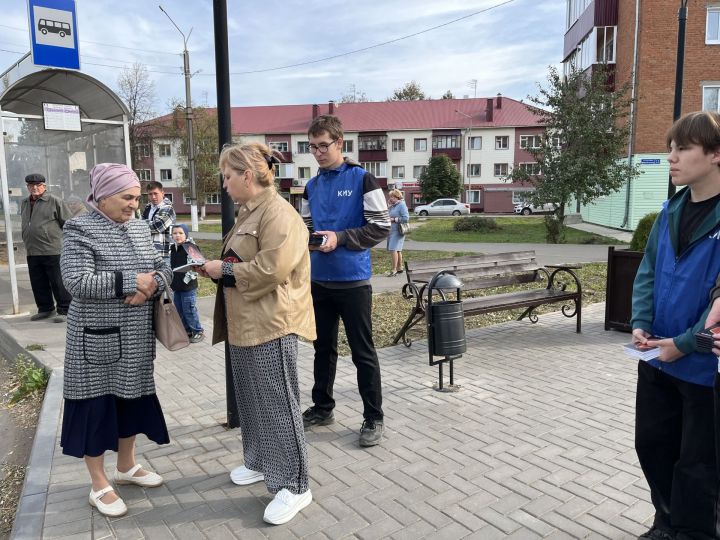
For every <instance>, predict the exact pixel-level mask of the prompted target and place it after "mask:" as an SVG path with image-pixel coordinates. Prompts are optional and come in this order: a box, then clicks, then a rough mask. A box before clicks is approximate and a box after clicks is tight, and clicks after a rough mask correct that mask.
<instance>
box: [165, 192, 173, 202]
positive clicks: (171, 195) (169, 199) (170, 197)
mask: <svg viewBox="0 0 720 540" xmlns="http://www.w3.org/2000/svg"><path fill="white" fill-rule="evenodd" d="M165 198H166V199H167V200H168V201H170V202H173V194H172V193H170V192H168V191H166V192H165Z"/></svg>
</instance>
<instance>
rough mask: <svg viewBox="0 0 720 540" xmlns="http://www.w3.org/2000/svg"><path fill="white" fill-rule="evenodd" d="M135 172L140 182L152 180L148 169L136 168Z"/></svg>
mask: <svg viewBox="0 0 720 540" xmlns="http://www.w3.org/2000/svg"><path fill="white" fill-rule="evenodd" d="M135 174H137V176H138V180H140V181H141V182H147V181H149V180H152V178H150V169H137V170H136V171H135Z"/></svg>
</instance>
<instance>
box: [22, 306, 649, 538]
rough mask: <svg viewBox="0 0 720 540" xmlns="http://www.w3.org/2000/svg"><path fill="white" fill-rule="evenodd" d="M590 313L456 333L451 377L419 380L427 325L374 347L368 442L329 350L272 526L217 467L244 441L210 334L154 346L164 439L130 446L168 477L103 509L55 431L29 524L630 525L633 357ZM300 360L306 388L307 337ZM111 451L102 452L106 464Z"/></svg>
mask: <svg viewBox="0 0 720 540" xmlns="http://www.w3.org/2000/svg"><path fill="white" fill-rule="evenodd" d="M603 312H604V304H596V305H593V306H589V307H587V308H586V309H585V311H584V313H583V315H584V321H583V333H582V334H581V335H578V334H576V333H575V332H574V328H575V323H574V320H572V319H566V318H565V317H563V316H562V315H561V314H552V315H543V316H541V317H540V322H539V323H538V324H535V325H532V324H529V323H528V322H527V321H524V322H515V321H512V322H508V323H505V324H501V325H498V326H494V327H489V328H484V329H479V330H473V331H471V332H469V334H468V352H467V354H466V355H465V356H464V357H463V358H462V359H460V360H457V361H456V368H455V377H456V382H457V383H459V384H460V385H462V388H461V390H460V391H459V392H457V393H438V392H435V391H434V390H433V389H432V385H433V383H434V382H436V379H437V368H435V367H432V368H431V367H429V366H428V365H427V349H426V347H425V342H423V341H418V342H416V343H414V344H413V346H412V347H411V348H410V349H407V348H405V347H404V346H402V345H400V346H397V347H391V348H386V349H382V350H381V351H379V352H380V362H381V365H382V376H383V386H384V409H385V414H386V425H387V438H386V440H385V441H384V443H383V444H382V446H378V447H375V448H370V449H362V448H360V447H359V446H358V445H357V436H358V435H357V432H358V429H359V427H360V424H361V422H362V417H361V414H360V411H361V402H360V398H359V396H358V393H357V389H356V379H355V370H354V368H353V366H352V363H351V361H350V360H349V359H347V358H342V359H341V360H340V362H339V368H338V374H337V379H336V383H335V394H336V399H337V403H338V406H337V409H336V419H337V421H336V423H335V424H333V425H331V426H327V427H322V428H317V429H315V430H314V431H312V432H310V433H308V445H309V459H310V475H311V489H312V492H313V496H314V501H313V503H312V504H311V505H310V506H309V507H307V508H306V509H305V510H303V511H302V512H301V513H300V514H299V515H298V516H297V517H296V518H295V519H294V520H292V521H291V522H290V523H288V524H287V525H282V526H269V525H266V524H265V523H263V521H262V513H263V508H264V506H265V505H266V504H267V503H268V502H269V501H270V500H271V496H270V495H269V493H268V492H267V490H266V489H265V486H264V484H262V483H261V484H255V485H253V486H249V487H241V486H235V485H233V484H232V483H231V482H230V480H229V478H228V471H229V470H230V469H231V468H233V467H235V466H237V465H239V464H241V463H242V445H241V442H240V439H239V433H238V430H230V431H227V430H226V429H225V428H224V427H223V426H222V425H221V424H222V422H224V420H225V373H224V359H223V349H222V348H221V347H211V346H210V345H209V344H208V343H202V344H198V345H193V346H192V347H190V348H188V349H184V350H182V351H179V352H176V353H170V352H167V351H165V350H164V349H162V348H160V354H159V356H158V358H157V360H156V370H157V383H158V396H159V398H160V401H161V403H162V405H163V408H164V410H165V412H166V417H167V423H168V428H169V430H170V435H171V438H172V442H171V444H170V445H166V446H162V447H158V446H156V445H154V444H152V443H148V442H147V440H146V439H144V438H143V437H138V442H139V447H138V453H139V461H140V462H141V463H144V464H147V465H148V466H149V467H151V468H153V469H155V470H156V471H158V472H159V473H161V474H162V475H163V476H164V477H165V479H166V482H165V484H164V485H163V486H161V487H159V488H155V489H147V490H144V489H142V488H139V487H135V486H119V488H118V491H119V493H120V494H121V495H122V497H123V498H124V499H125V501H126V502H127V503H128V507H129V512H128V514H127V515H126V516H125V517H122V518H119V519H107V518H105V517H103V516H101V515H100V514H98V513H97V511H95V510H92V509H91V508H90V506H89V505H88V503H87V494H88V489H89V487H88V486H89V481H88V475H87V472H86V469H85V466H84V464H83V462H82V461H80V460H77V459H73V458H68V457H66V456H63V455H62V454H61V451H60V449H59V447H58V446H57V441H56V445H55V449H54V456H53V459H52V469H51V472H50V486H49V490H48V494H47V505H46V507H45V512H44V516H41V515H39V516H36V518H37V519H43V517H44V525H43V536H42V537H43V538H44V539H50V538H53V539H56V538H72V539H75V540H82V539H91V538H92V539H98V540H99V539H105V538H119V539H128V540H134V539H140V538H147V539H152V540H159V539H170V538H178V539H182V538H187V539H203V538H210V539H232V538H242V539H261V538H278V539H286V538H291V539H292V538H312V539H336V538H358V539H363V540H370V539H376V538H393V539H397V540H400V539H408V540H415V539H419V538H438V539H440V538H444V539H460V538H477V539H483V540H490V539H494V538H518V539H532V538H553V539H555V538H613V539H620V538H634V537H636V536H637V535H638V534H640V533H642V532H643V531H644V530H646V529H647V528H648V527H649V524H650V522H651V518H652V506H651V505H650V504H649V493H648V491H647V486H646V484H645V481H644V480H643V478H642V473H641V471H640V469H639V467H638V464H637V459H636V456H635V452H634V450H633V429H634V421H633V411H634V396H635V392H634V388H635V380H636V366H635V362H634V361H632V360H630V359H628V358H627V357H626V356H625V355H624V354H623V353H622V350H621V347H620V345H621V344H622V343H624V342H626V341H627V340H628V336H627V334H621V333H616V332H605V331H604V330H603V323H602V319H603ZM203 322H204V323H205V322H207V320H204V321H203ZM206 326H207V325H206ZM22 339H27V338H22ZM56 354H57V351H56ZM299 372H300V387H301V391H302V394H303V398H304V402H305V404H309V393H310V388H311V385H312V349H311V347H310V346H308V345H302V346H301V348H300V360H299ZM446 372H447V370H446ZM57 407H59V403H58V404H56V405H55V409H54V410H55V414H57V410H58V409H57ZM46 408H47V407H46ZM51 410H52V409H51ZM57 437H59V433H58V434H57ZM114 463H115V459H114V456H113V455H110V456H108V458H107V460H106V464H107V467H108V469H110V468H111V467H112V466H114Z"/></svg>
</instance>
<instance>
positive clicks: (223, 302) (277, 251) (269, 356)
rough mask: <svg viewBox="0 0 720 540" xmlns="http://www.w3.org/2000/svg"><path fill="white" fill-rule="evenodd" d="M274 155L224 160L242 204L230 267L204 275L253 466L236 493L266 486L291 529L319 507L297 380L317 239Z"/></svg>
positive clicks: (310, 328) (256, 152)
mask: <svg viewBox="0 0 720 540" xmlns="http://www.w3.org/2000/svg"><path fill="white" fill-rule="evenodd" d="M277 161H278V160H277V159H276V158H275V156H274V155H273V153H272V152H271V150H270V149H269V148H268V147H267V146H265V145H263V144H258V143H252V144H245V145H235V146H230V147H226V148H225V149H224V150H223V151H222V153H221V154H220V169H221V170H222V173H223V177H224V182H223V187H224V188H225V189H226V190H227V192H228V195H230V197H231V198H232V199H233V200H234V201H235V202H236V203H239V204H240V207H239V212H238V217H237V220H236V223H235V227H234V228H233V230H232V231H231V232H230V234H229V235H227V237H226V238H225V241H224V244H223V249H222V256H221V258H222V260H214V261H208V262H206V263H205V264H204V265H203V266H202V267H201V268H200V273H201V274H202V275H205V276H208V277H211V278H214V279H217V280H219V281H220V285H219V287H218V294H217V300H216V303H215V317H214V332H213V344H215V343H218V342H220V341H224V340H227V341H228V343H229V345H230V360H231V364H232V372H233V380H234V384H235V394H236V396H237V402H238V409H239V416H240V431H241V434H242V442H243V454H244V460H245V463H244V465H242V466H240V467H237V468H236V469H234V470H233V471H232V472H231V473H230V478H231V479H232V481H233V482H234V483H235V484H239V485H247V484H252V483H255V482H259V481H261V480H264V481H265V484H266V485H267V488H268V490H269V491H270V492H271V493H273V494H275V498H274V499H273V500H272V502H270V504H269V505H268V506H267V507H266V509H265V514H264V517H263V519H264V520H265V521H266V522H268V523H272V524H281V523H286V522H288V521H290V520H291V519H292V518H293V517H294V516H295V514H297V513H298V511H300V510H302V509H303V508H304V507H305V506H307V505H308V504H310V502H311V501H312V494H311V493H310V489H309V486H308V465H307V451H306V448H305V434H304V432H303V422H302V415H301V409H300V391H299V388H298V378H297V350H298V336H302V337H304V338H306V339H308V340H313V339H315V316H314V311H313V306H312V298H311V296H310V257H309V254H308V230H307V227H306V226H305V224H304V223H303V220H302V218H301V217H300V215H299V214H298V213H297V211H296V210H295V209H294V208H293V207H292V206H291V205H290V204H289V203H288V202H287V201H286V200H285V199H283V198H282V197H281V196H280V195H279V194H278V193H277V191H276V190H275V179H274V174H273V170H274V164H275V163H276V162H277Z"/></svg>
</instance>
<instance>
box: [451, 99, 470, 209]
mask: <svg viewBox="0 0 720 540" xmlns="http://www.w3.org/2000/svg"><path fill="white" fill-rule="evenodd" d="M455 112H456V113H458V114H460V115H462V116H464V117H465V118H467V119H468V121H469V123H468V127H467V128H466V129H465V141H466V142H465V144H463V147H467V148H461V149H460V155H461V156H464V157H465V159H464V160H460V161H461V162H462V161H465V170H464V171H463V187H464V188H465V193H464V196H465V197H464V202H466V203H468V204H469V203H470V200H469V199H470V197H469V195H468V191H470V179H469V178H468V176H469V175H470V163H471V159H470V158H471V156H472V145H471V139H472V115H471V114H467V113H464V112H462V111H458V110H457V109H455ZM465 180H468V185H467V187H465Z"/></svg>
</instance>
